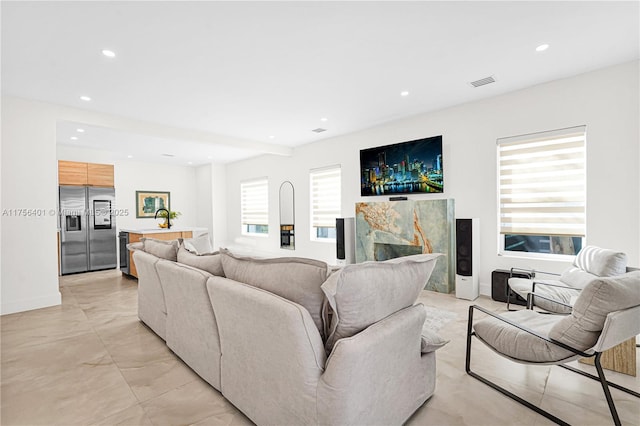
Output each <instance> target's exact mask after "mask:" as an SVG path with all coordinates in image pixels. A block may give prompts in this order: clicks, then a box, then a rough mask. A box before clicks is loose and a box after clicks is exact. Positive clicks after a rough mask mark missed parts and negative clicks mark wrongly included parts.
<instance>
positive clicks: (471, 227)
mask: <svg viewBox="0 0 640 426" xmlns="http://www.w3.org/2000/svg"><path fill="white" fill-rule="evenodd" d="M479 236H480V219H478V218H473V219H456V297H457V298H458V299H467V300H475V299H476V298H477V297H478V296H479V295H480V279H479V274H478V270H479V268H478V255H479V254H480V241H479Z"/></svg>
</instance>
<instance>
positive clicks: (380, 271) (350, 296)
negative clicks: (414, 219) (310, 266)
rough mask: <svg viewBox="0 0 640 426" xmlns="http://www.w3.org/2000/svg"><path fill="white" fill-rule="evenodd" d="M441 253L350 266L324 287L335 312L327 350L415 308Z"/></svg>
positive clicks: (334, 276)
mask: <svg viewBox="0 0 640 426" xmlns="http://www.w3.org/2000/svg"><path fill="white" fill-rule="evenodd" d="M439 256H442V255H441V254H440V253H435V254H418V255H414V256H406V257H399V258H396V259H391V260H386V261H384V262H365V263H360V264H356V265H347V266H345V267H344V268H342V269H340V270H338V271H336V272H334V273H333V274H332V275H331V276H330V277H329V279H327V281H326V282H325V283H324V284H323V285H322V290H323V291H324V293H325V295H326V296H327V300H328V303H329V305H330V306H331V308H332V310H333V317H332V319H331V324H330V326H329V328H328V329H327V330H326V334H327V340H326V343H325V348H326V350H327V353H329V352H331V350H332V349H333V345H334V344H335V343H336V341H338V340H339V339H342V338H344V337H350V336H353V335H355V334H357V333H359V332H360V331H362V330H364V329H365V328H367V327H369V326H370V325H371V324H373V323H376V322H378V321H380V320H381V319H383V318H386V317H388V316H389V315H391V314H393V313H395V312H397V311H399V310H400V309H404V308H406V307H408V306H411V305H413V304H414V303H415V302H416V299H417V298H418V296H419V295H420V292H421V291H422V290H423V289H424V286H425V285H426V284H427V281H428V280H429V277H430V276H431V272H433V268H434V267H435V266H436V260H437V258H438V257H439Z"/></svg>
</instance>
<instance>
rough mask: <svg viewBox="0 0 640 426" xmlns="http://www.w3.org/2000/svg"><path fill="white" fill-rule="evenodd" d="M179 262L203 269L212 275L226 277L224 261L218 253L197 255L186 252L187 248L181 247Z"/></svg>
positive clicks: (179, 249)
mask: <svg viewBox="0 0 640 426" xmlns="http://www.w3.org/2000/svg"><path fill="white" fill-rule="evenodd" d="M178 262H179V263H183V264H185V265H189V266H192V267H194V268H198V269H202V270H203V271H207V272H208V273H210V274H212V275H217V276H219V277H224V271H223V270H222V259H221V256H220V252H218V251H216V252H214V253H210V254H203V255H197V254H194V253H191V252H190V251H188V250H186V249H185V247H180V248H178Z"/></svg>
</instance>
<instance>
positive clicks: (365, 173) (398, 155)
mask: <svg viewBox="0 0 640 426" xmlns="http://www.w3.org/2000/svg"><path fill="white" fill-rule="evenodd" d="M442 169H443V166H442V135H440V136H433V137H430V138H424V139H416V140H413V141H408V142H401V143H396V144H393V145H385V146H379V147H375V148H367V149H363V150H360V195H361V196H363V197H364V196H368V195H393V194H416V193H419V194H425V193H441V192H443V191H444V186H443V180H442V173H443V172H442Z"/></svg>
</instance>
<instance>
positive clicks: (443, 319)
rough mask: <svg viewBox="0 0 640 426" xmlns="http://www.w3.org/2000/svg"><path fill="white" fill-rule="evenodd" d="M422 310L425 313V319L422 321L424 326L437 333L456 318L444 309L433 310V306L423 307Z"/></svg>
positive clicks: (454, 314)
mask: <svg viewBox="0 0 640 426" xmlns="http://www.w3.org/2000/svg"><path fill="white" fill-rule="evenodd" d="M424 310H425V311H426V312H427V319H426V320H425V321H424V326H425V327H426V328H428V329H430V330H433V331H438V330H440V329H441V328H442V327H444V326H445V325H447V323H449V322H451V321H453V320H455V319H456V318H458V314H456V313H455V312H451V311H446V310H444V309H439V308H434V307H433V306H425V307H424Z"/></svg>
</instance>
